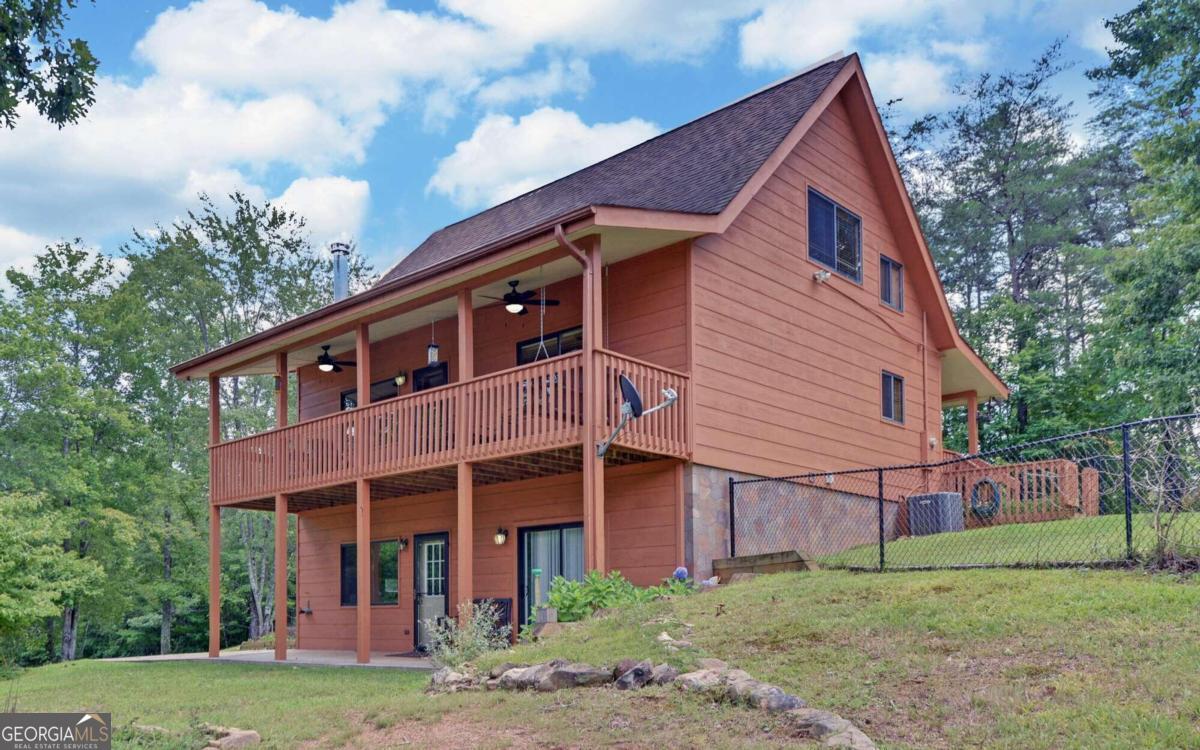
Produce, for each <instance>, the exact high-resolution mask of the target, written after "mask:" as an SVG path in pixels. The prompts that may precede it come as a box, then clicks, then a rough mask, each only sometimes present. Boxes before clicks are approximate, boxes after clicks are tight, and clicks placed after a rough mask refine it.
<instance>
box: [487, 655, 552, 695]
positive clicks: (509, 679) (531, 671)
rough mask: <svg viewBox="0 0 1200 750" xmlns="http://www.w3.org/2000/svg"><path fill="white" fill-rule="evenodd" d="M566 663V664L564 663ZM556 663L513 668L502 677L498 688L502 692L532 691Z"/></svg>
mask: <svg viewBox="0 0 1200 750" xmlns="http://www.w3.org/2000/svg"><path fill="white" fill-rule="evenodd" d="M562 663H564V664H565V663H566V662H562ZM554 664H555V662H549V663H547V664H534V665H533V666H531V667H513V668H512V669H510V670H508V671H507V672H505V673H504V674H502V675H500V679H499V682H498V687H499V688H500V689H501V690H532V689H533V688H535V687H536V686H537V684H538V682H539V681H540V680H541V679H542V675H544V674H545V673H546V672H548V671H549V670H550V669H551V668H552V665H554Z"/></svg>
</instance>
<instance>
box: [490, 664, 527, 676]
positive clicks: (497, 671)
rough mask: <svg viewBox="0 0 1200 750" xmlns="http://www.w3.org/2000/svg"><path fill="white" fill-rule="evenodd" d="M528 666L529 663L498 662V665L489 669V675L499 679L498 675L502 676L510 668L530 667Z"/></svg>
mask: <svg viewBox="0 0 1200 750" xmlns="http://www.w3.org/2000/svg"><path fill="white" fill-rule="evenodd" d="M528 666H529V665H528V664H516V663H513V662H511V661H506V662H503V663H501V664H497V665H496V666H494V667H492V668H491V669H489V670H488V677H490V678H492V679H493V680H494V679H497V678H498V677H500V675H502V674H504V673H505V672H507V671H508V670H510V669H516V668H517V667H528Z"/></svg>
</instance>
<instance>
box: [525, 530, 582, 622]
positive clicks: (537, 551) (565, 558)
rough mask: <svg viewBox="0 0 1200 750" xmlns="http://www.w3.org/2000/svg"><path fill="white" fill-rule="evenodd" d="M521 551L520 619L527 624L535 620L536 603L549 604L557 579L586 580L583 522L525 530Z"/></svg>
mask: <svg viewBox="0 0 1200 750" xmlns="http://www.w3.org/2000/svg"><path fill="white" fill-rule="evenodd" d="M517 554H518V555H519V557H520V576H521V578H520V591H519V592H518V593H519V595H520V597H519V598H520V603H519V607H520V622H521V624H524V623H526V622H530V621H532V620H533V609H534V607H535V606H537V605H538V604H545V603H546V600H547V599H548V597H549V594H550V585H551V583H553V582H554V579H555V578H557V577H559V576H561V577H563V578H566V579H568V580H571V581H581V580H583V524H579V523H570V524H560V525H557V526H540V527H537V528H529V529H521V532H520V536H519V540H518V550H517Z"/></svg>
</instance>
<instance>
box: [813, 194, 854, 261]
mask: <svg viewBox="0 0 1200 750" xmlns="http://www.w3.org/2000/svg"><path fill="white" fill-rule="evenodd" d="M808 257H809V258H810V259H812V260H814V261H816V262H817V263H820V264H821V265H823V266H826V267H828V268H829V269H830V270H832V271H836V272H837V273H838V274H840V275H842V276H845V277H846V278H848V279H852V280H853V281H862V220H861V219H859V218H858V216H856V215H854V214H853V213H851V212H850V211H848V210H846V209H845V208H843V207H842V206H839V205H838V204H837V203H834V202H833V201H831V200H829V199H828V198H826V197H825V196H823V195H821V194H820V193H818V192H817V191H816V190H811V189H810V190H809V191H808Z"/></svg>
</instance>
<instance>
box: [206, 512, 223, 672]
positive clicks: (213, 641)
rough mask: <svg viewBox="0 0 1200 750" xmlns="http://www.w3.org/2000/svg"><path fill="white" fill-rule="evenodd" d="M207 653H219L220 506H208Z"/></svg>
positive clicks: (212, 656)
mask: <svg viewBox="0 0 1200 750" xmlns="http://www.w3.org/2000/svg"><path fill="white" fill-rule="evenodd" d="M208 655H209V657H211V658H213V659H215V658H217V657H218V656H220V655H221V506H219V505H209V506H208Z"/></svg>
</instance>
